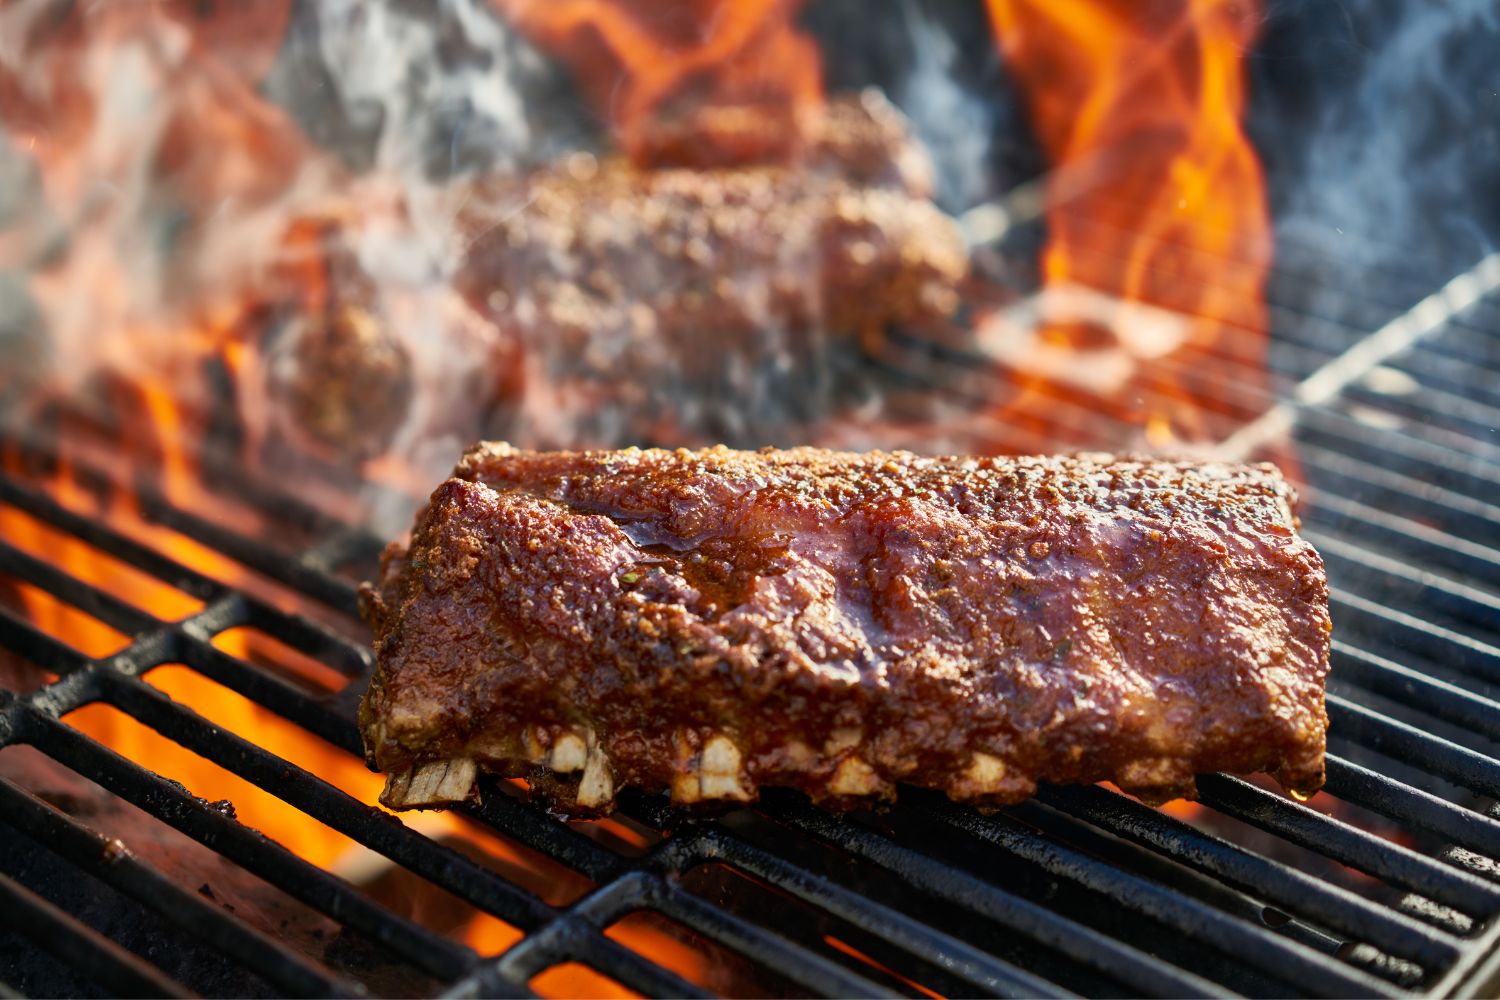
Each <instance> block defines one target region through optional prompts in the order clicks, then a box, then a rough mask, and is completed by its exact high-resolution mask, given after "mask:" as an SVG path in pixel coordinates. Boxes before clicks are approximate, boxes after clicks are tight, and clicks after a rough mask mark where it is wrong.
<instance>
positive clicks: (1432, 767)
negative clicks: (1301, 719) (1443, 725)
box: [1328, 694, 1500, 798]
mask: <svg viewBox="0 0 1500 1000" xmlns="http://www.w3.org/2000/svg"><path fill="white" fill-rule="evenodd" d="M1328 718H1329V720H1330V722H1331V723H1332V725H1333V726H1336V727H1337V728H1335V729H1333V732H1334V733H1336V734H1337V735H1338V736H1339V738H1341V739H1342V738H1345V737H1348V738H1352V739H1357V740H1358V741H1359V742H1360V743H1362V744H1364V745H1365V746H1368V747H1371V748H1372V749H1375V750H1378V751H1380V752H1381V753H1383V754H1385V755H1386V756H1388V757H1391V758H1393V759H1395V760H1399V761H1403V762H1406V763H1412V762H1417V763H1420V764H1421V765H1422V766H1423V768H1424V769H1426V770H1427V771H1429V772H1431V773H1432V774H1436V775H1440V776H1441V777H1444V778H1447V779H1448V780H1449V781H1452V782H1455V783H1456V784H1460V785H1463V786H1464V787H1466V788H1472V789H1474V790H1475V791H1477V792H1480V793H1482V794H1484V795H1488V796H1490V797H1492V798H1494V797H1500V762H1497V761H1496V760H1494V759H1493V758H1490V757H1486V756H1484V755H1483V754H1479V753H1475V752H1474V751H1473V750H1470V749H1468V748H1467V747H1461V746H1459V745H1458V744H1457V743H1453V742H1451V741H1449V740H1445V739H1443V738H1442V737H1440V736H1433V735H1432V734H1431V733H1424V732H1423V731H1422V730H1420V729H1418V728H1416V727H1415V726H1410V725H1407V724H1406V723H1404V722H1400V721H1398V720H1396V719H1392V718H1390V717H1389V716H1386V715H1382V714H1381V713H1379V712H1376V711H1374V710H1372V709H1368V708H1366V707H1365V706H1363V705H1358V704H1355V703H1354V702H1352V701H1349V700H1348V699H1347V698H1344V697H1342V696H1340V695H1337V694H1329V696H1328Z"/></svg>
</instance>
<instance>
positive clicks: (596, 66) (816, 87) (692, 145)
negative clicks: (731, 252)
mask: <svg viewBox="0 0 1500 1000" xmlns="http://www.w3.org/2000/svg"><path fill="white" fill-rule="evenodd" d="M492 2H493V3H494V4H495V6H496V7H497V8H499V9H500V10H501V11H502V12H503V13H504V14H505V16H506V17H508V18H509V19H510V20H511V21H512V22H514V23H515V24H516V25H517V26H518V27H519V28H520V29H521V30H522V31H524V32H525V33H526V34H527V35H528V36H530V37H531V38H532V40H533V41H535V42H536V43H537V44H538V45H540V46H541V47H542V48H544V49H546V50H547V51H549V52H551V53H553V54H554V55H556V56H557V57H559V58H560V59H562V60H563V61H564V62H566V63H568V65H569V66H571V67H572V68H573V70H574V72H575V74H576V76H577V78H578V80H579V83H580V84H581V85H582V87H583V88H584V90H585V91H586V92H587V93H588V95H589V96H590V97H591V99H592V100H593V102H594V103H595V105H596V106H597V107H598V108H599V109H600V111H601V114H602V116H603V117H604V118H605V119H606V120H607V121H608V122H609V124H610V125H611V127H612V128H613V129H614V132H615V138H616V141H617V142H618V143H619V144H620V147H621V148H622V149H624V150H625V151H626V152H627V153H629V154H630V155H631V157H632V158H634V159H635V160H636V161H637V162H646V163H664V162H670V163H679V164H690V165H695V166H704V165H708V164H712V163H742V162H762V161H766V160H773V159H785V158H787V157H788V156H790V155H792V154H794V153H795V152H796V142H797V136H798V134H799V132H800V131H801V130H802V129H803V128H805V127H806V123H807V120H808V117H809V116H814V115H816V114H817V113H818V111H819V110H820V109H821V107H822V102H823V87H822V71H821V66H822V64H821V60H820V59H819V56H818V50H817V47H816V46H815V44H814V43H813V41H812V39H811V38H809V37H808V36H807V35H805V34H804V33H802V32H800V31H798V30H797V29H796V27H795V26H794V24H793V18H794V16H795V15H796V12H797V9H798V8H799V7H800V6H801V0H690V2H682V3H671V4H663V3H657V2H653V0H492Z"/></svg>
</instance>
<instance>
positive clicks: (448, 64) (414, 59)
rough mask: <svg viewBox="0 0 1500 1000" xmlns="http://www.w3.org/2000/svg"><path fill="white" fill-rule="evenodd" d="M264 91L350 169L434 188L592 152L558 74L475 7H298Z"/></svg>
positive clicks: (583, 117) (468, 2)
mask: <svg viewBox="0 0 1500 1000" xmlns="http://www.w3.org/2000/svg"><path fill="white" fill-rule="evenodd" d="M266 92H267V94H268V95H269V96H270V97H271V98H272V99H273V100H275V101H276V102H277V103H278V104H280V105H281V106H283V107H286V108H288V109H291V111H292V113H293V114H294V115H295V116H296V118H297V120H298V121H299V123H301V125H302V126H303V128H304V129H306V130H307V132H308V134H309V135H311V136H312V137H313V138H314V139H315V140H316V141H317V142H319V143H320V144H321V145H323V146H324V147H326V148H329V149H333V150H335V151H336V152H337V153H338V154H339V155H340V156H341V157H343V158H344V159H345V161H346V162H348V163H349V164H350V165H351V166H352V167H354V168H356V169H361V170H363V169H371V168H373V169H376V170H379V171H381V172H383V173H387V174H393V175H395V176H399V177H405V178H413V179H414V178H424V179H426V180H429V181H441V180H444V179H447V178H450V177H453V176H456V175H461V174H468V173H479V172H486V171H492V170H497V169H517V168H523V167H531V166H538V165H540V164H543V163H546V162H548V161H550V160H551V159H553V158H555V157H556V156H558V155H559V154H561V153H562V152H564V151H566V150H572V149H578V148H589V147H591V146H594V145H597V142H598V137H597V129H595V128H594V127H593V125H592V123H591V122H590V120H589V117H588V115H587V113H586V111H585V109H584V107H583V105H582V103H581V101H580V99H579V98H578V96H577V94H576V93H575V91H574V90H573V87H572V84H571V82H570V81H569V80H568V78H567V76H566V74H565V73H564V72H563V71H562V70H561V68H560V67H558V66H557V65H556V64H554V63H553V62H552V61H551V60H549V59H547V58H545V57H544V56H542V55H541V54H540V53H538V52H537V51H536V49H535V48H533V47H532V46H531V45H530V44H529V43H528V42H527V41H526V40H525V39H524V38H522V37H521V36H520V35H519V34H518V33H517V32H515V31H514V30H512V29H511V28H509V27H508V26H507V25H506V24H505V23H504V22H503V21H501V20H500V18H498V17H496V16H495V14H494V13H493V11H492V10H491V9H490V8H489V7H488V5H486V4H485V3H484V2H483V0H436V2H422V0H381V2H376V3H366V2H360V0H329V2H326V3H324V2H320V3H315V4H299V5H298V6H297V7H296V19H295V21H294V23H293V25H292V29H291V31H289V32H288V37H287V43H286V45H285V46H284V47H283V50H282V53H281V57H280V59H279V61H278V64H277V66H276V67H275V68H274V69H273V71H272V73H271V75H270V77H269V78H268V80H267V82H266Z"/></svg>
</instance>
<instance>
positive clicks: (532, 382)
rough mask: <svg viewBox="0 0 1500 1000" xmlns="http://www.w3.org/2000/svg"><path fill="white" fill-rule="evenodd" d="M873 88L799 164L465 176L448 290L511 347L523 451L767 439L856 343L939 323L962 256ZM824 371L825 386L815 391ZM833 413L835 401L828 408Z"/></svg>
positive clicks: (824, 392) (916, 152)
mask: <svg viewBox="0 0 1500 1000" xmlns="http://www.w3.org/2000/svg"><path fill="white" fill-rule="evenodd" d="M929 186H930V181H929V178H928V172H927V166H926V162H925V158H924V156H923V155H922V153H921V150H920V148H919V147H918V146H917V145H916V144H915V143H914V142H913V141H912V139H911V138H910V136H909V135H908V134H907V132H906V128H905V121H904V119H902V118H901V116H900V114H899V113H898V112H897V111H896V110H895V109H894V108H892V107H891V106H890V105H889V104H888V103H886V102H885V101H884V99H883V98H880V97H879V96H878V95H876V94H874V93H867V94H864V95H861V96H858V97H852V98H846V99H843V100H840V101H835V102H833V103H832V104H831V105H830V107H829V108H828V110H827V113H826V114H825V116H824V117H823V118H822V119H821V124H820V125H819V130H818V131H817V132H816V133H815V134H814V135H813V136H812V137H811V140H810V141H809V144H808V146H807V148H806V149H805V150H804V151H803V153H802V155H801V156H800V157H799V159H798V160H797V161H796V162H795V163H791V164H783V163H768V164H759V165H754V166H746V167H716V168H711V169H701V170H700V169H682V168H675V169H667V168H655V169H643V168H641V167H640V166H638V165H636V164H634V163H632V162H630V161H628V160H626V159H624V158H620V157H616V158H609V159H604V160H602V161H601V160H597V159H595V158H594V157H593V156H591V155H586V154H579V155H577V156H574V157H572V158H569V159H567V160H565V161H564V162H562V163H560V164H558V165H556V166H555V167H552V168H549V169H546V170H542V171H539V172H536V173H534V174H531V175H529V176H527V177H524V178H504V177H496V178H491V179H489V180H487V181H483V182H480V183H478V184H477V185H476V186H475V188H474V191H473V194H472V196H471V197H470V198H469V199H468V201H467V207H466V208H465V210H464V212H463V213H462V215H461V216H460V219H459V222H458V225H457V227H456V232H457V233H458V234H459V237H460V238H461V240H462V241H463V243H464V246H465V252H464V260H463V264H462V265H461V267H460V268H459V272H458V274H457V276H456V279H455V281H456V284H457V287H458V288H459V290H460V291H461V292H462V293H463V295H464V296H465V297H466V298H467V299H468V301H469V302H470V304H471V305H473V307H474V308H475V309H476V310H477V311H478V312H480V313H481V314H482V315H484V316H485V317H487V318H488V319H489V320H491V321H492V322H493V323H495V324H496V325H497V326H498V327H499V328H500V329H502V330H503V331H505V332H506V333H507V334H508V336H509V337H510V338H511V339H512V340H514V341H516V342H517V343H520V344H523V345H524V351H525V354H526V357H527V364H528V366H529V367H528V370H529V371H530V372H531V373H532V377H531V378H530V379H529V380H528V384H527V398H526V399H525V400H524V401H522V402H521V404H520V405H519V406H517V407H516V408H515V412H516V413H518V414H519V417H516V416H514V415H508V417H507V419H508V420H509V421H510V422H509V423H506V424H501V425H499V426H497V427H495V428H493V430H494V431H495V432H496V433H503V434H505V435H506V436H509V437H512V438H519V439H522V440H525V441H527V442H528V443H536V442H556V443H559V444H561V443H565V442H566V443H574V442H577V441H579V440H587V441H592V442H601V443H623V442H640V441H643V440H646V441H650V440H658V441H661V440H670V441H671V443H674V444H675V443H682V442H683V441H694V440H697V441H712V440H718V439H721V438H723V437H725V436H727V437H730V438H734V439H740V440H744V439H755V440H764V439H765V437H766V436H767V435H766V433H765V431H764V429H763V428H765V427H766V426H770V425H774V424H775V423H776V421H777V418H778V417H780V418H787V417H791V416H795V417H796V418H798V419H807V418H809V417H811V418H816V417H818V416H820V414H819V413H817V412H811V413H789V412H777V411H789V410H793V409H795V407H789V406H788V405H787V401H788V400H797V401H798V402H799V403H802V402H804V401H806V400H808V399H809V398H810V397H812V396H815V395H821V396H823V397H829V396H830V395H831V394H830V391H829V388H828V385H827V381H828V379H829V372H830V370H831V369H832V368H833V367H834V366H835V365H836V363H837V361H838V360H839V359H840V358H841V357H843V356H847V355H853V356H857V355H858V352H859V350H860V343H861V338H870V337H877V336H879V335H880V334H882V333H883V332H884V331H885V330H887V329H888V328H891V327H894V326H902V327H906V328H909V329H921V328H923V327H925V326H929V325H931V324H934V323H937V322H940V321H942V320H943V319H945V318H946V317H947V316H948V315H949V314H951V313H952V312H953V311H954V310H955V309H956V308H957V305H958V295H957V291H956V286H957V284H958V282H959V281H960V280H961V279H962V278H963V277H964V275H965V273H966V271H967V251H966V249H965V246H964V244H963V241H962V238H961V236H960V234H959V231H958V227H957V225H956V224H955V223H954V221H953V220H952V219H951V218H949V217H948V216H946V215H945V214H943V212H942V211H940V210H939V209H938V208H937V207H936V206H935V205H934V204H933V203H932V202H931V201H930V200H929V198H928V194H929ZM820 379H821V381H820ZM830 402H831V400H830Z"/></svg>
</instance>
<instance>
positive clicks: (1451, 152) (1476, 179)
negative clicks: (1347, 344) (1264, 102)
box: [1257, 0, 1500, 291]
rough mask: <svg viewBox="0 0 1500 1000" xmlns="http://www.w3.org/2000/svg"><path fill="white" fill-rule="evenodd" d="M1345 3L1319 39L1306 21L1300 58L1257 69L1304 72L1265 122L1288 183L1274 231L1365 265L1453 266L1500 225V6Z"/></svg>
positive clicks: (1263, 131) (1481, 248) (1484, 247)
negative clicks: (1297, 87)
mask: <svg viewBox="0 0 1500 1000" xmlns="http://www.w3.org/2000/svg"><path fill="white" fill-rule="evenodd" d="M1345 14H1346V16H1343V17H1341V18H1339V19H1338V20H1337V21H1335V22H1334V23H1331V24H1326V25H1322V26H1321V27H1322V29H1323V31H1322V32H1321V35H1322V37H1319V36H1318V34H1317V33H1314V32H1313V31H1312V30H1310V28H1309V26H1307V25H1301V27H1302V31H1303V34H1304V35H1305V36H1307V37H1306V38H1304V39H1303V40H1302V41H1300V42H1299V43H1298V48H1299V49H1300V51H1298V52H1297V53H1296V55H1295V59H1294V63H1300V64H1301V65H1300V66H1296V65H1293V66H1292V67H1289V66H1288V64H1287V62H1285V61H1282V60H1280V59H1272V60H1267V61H1263V62H1262V64H1261V66H1260V67H1259V68H1260V69H1261V70H1262V72H1263V75H1266V76H1267V77H1268V79H1270V85H1271V86H1273V87H1274V86H1276V85H1277V81H1276V80H1275V79H1274V75H1277V74H1279V75H1280V77H1281V78H1282V80H1285V79H1287V78H1288V77H1290V78H1292V79H1294V80H1295V79H1297V76H1296V74H1295V73H1289V72H1288V69H1289V68H1291V69H1294V70H1300V72H1301V74H1302V76H1303V77H1305V79H1306V80H1307V84H1306V87H1307V91H1308V92H1307V93H1305V94H1303V93H1297V92H1295V91H1293V90H1291V87H1290V86H1289V85H1287V84H1285V83H1283V84H1282V85H1281V86H1282V90H1283V91H1284V92H1283V93H1281V94H1279V95H1277V97H1276V102H1275V103H1276V104H1277V106H1278V110H1279V111H1280V113H1281V115H1282V117H1281V118H1279V119H1278V120H1275V121H1269V122H1262V123H1261V127H1260V128H1259V129H1258V131H1259V133H1260V134H1259V135H1258V136H1257V138H1258V140H1259V141H1260V143H1261V145H1262V147H1263V148H1264V149H1265V150H1266V152H1267V154H1268V156H1269V157H1270V158H1271V160H1272V167H1273V170H1272V176H1271V181H1272V187H1273V191H1278V190H1279V191H1280V192H1282V197H1281V199H1280V205H1279V206H1278V211H1277V231H1278V235H1279V236H1280V237H1281V238H1282V239H1283V241H1284V242H1285V243H1287V244H1288V245H1289V246H1292V247H1297V246H1303V245H1311V246H1312V247H1313V248H1315V249H1317V250H1318V251H1320V252H1322V253H1324V254H1326V255H1328V256H1329V257H1332V258H1334V259H1336V260H1337V261H1339V262H1341V263H1347V264H1350V265H1353V266H1355V268H1356V269H1358V270H1360V271H1361V272H1363V271H1365V269H1368V268H1377V267H1378V268H1382V269H1384V270H1385V271H1387V272H1394V273H1397V274H1403V273H1404V274H1409V275H1413V276H1418V275H1420V276H1422V278H1423V279H1424V280H1427V281H1433V280H1438V279H1440V278H1442V277H1444V276H1451V274H1452V273H1454V272H1456V271H1457V270H1460V269H1462V268H1464V267H1466V266H1468V265H1470V264H1472V263H1473V262H1474V261H1475V260H1477V259H1479V258H1480V257H1481V256H1483V255H1484V254H1485V253H1486V252H1488V251H1489V250H1491V249H1493V247H1494V246H1495V242H1496V240H1495V237H1496V234H1497V232H1500V199H1497V198H1496V193H1497V183H1496V181H1497V178H1500V130H1497V123H1500V58H1497V55H1500V8H1497V7H1496V5H1495V4H1494V3H1493V2H1490V0H1465V2H1461V0H1439V2H1434V0H1402V2H1386V3H1367V4H1359V5H1356V6H1355V7H1353V8H1350V9H1349V10H1348V11H1347V12H1345ZM1291 16H1292V17H1293V20H1294V23H1296V18H1297V17H1298V16H1299V15H1298V14H1297V13H1295V12H1293V13H1292V14H1291ZM1305 108H1311V109H1313V112H1312V114H1311V115H1307V116H1306V118H1305V120H1304V121H1303V122H1301V123H1299V122H1298V121H1297V120H1296V117H1297V115H1299V114H1302V113H1304V109H1305ZM1299 125H1300V127H1299ZM1376 291H1380V290H1379V289H1376Z"/></svg>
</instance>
